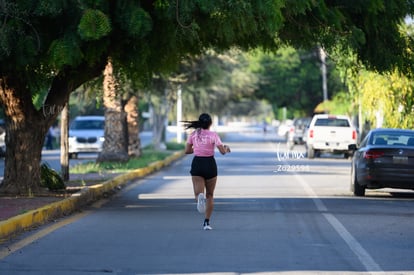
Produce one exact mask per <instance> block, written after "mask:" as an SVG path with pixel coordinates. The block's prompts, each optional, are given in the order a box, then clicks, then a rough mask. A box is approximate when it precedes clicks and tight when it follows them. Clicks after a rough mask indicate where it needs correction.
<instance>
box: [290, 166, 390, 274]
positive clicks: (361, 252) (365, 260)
mask: <svg viewBox="0 0 414 275" xmlns="http://www.w3.org/2000/svg"><path fill="white" fill-rule="evenodd" d="M294 176H295V178H296V180H297V181H299V183H300V184H301V185H302V187H303V189H304V190H305V192H306V193H307V194H308V195H309V197H311V198H312V200H313V202H314V203H315V205H316V209H318V211H320V212H327V210H328V209H327V208H326V206H325V204H324V203H323V202H322V201H321V200H320V199H319V197H318V195H317V194H316V193H315V191H313V189H312V187H310V186H309V184H308V183H307V182H306V181H305V180H304V179H303V178H302V177H301V176H300V175H298V174H294ZM323 216H324V217H325V219H326V220H327V221H328V222H329V223H330V224H331V226H332V227H333V228H334V229H335V231H336V232H337V233H338V234H339V235H340V236H341V238H342V239H343V240H344V241H345V243H346V244H347V245H348V246H349V248H350V249H351V250H352V252H354V254H355V255H356V256H357V257H358V259H359V261H360V262H361V264H362V265H363V266H364V267H365V269H366V270H367V271H372V272H383V270H382V269H381V267H380V266H379V265H378V264H377V263H376V262H375V260H374V259H373V258H372V257H371V256H370V255H369V253H368V252H367V251H366V250H365V249H364V248H363V247H362V246H361V244H360V243H359V242H358V241H357V240H356V239H355V238H354V237H353V236H352V235H351V233H349V231H348V230H346V228H345V226H343V225H342V223H341V222H340V221H339V220H338V219H337V218H336V217H335V216H334V215H332V214H329V213H323Z"/></svg>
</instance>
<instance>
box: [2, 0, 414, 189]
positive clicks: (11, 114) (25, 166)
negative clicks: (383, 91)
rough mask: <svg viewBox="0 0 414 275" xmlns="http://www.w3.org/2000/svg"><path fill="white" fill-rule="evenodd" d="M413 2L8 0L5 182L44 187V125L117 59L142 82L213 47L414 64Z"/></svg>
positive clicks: (4, 67) (377, 65)
mask: <svg viewBox="0 0 414 275" xmlns="http://www.w3.org/2000/svg"><path fill="white" fill-rule="evenodd" d="M413 5H414V4H412V3H411V2H410V1H405V0H393V1H390V0H372V1H357V2H355V1H345V0H344V1H341V2H340V3H336V2H331V1H314V0H304V1H291V0H285V1H282V0H281V1H264V0H259V1H256V0H254V1H253V0H251V1H249V0H241V1H209V0H199V1H180V0H178V1H177V0H145V1H144V0H142V1H132V0H116V1H115V0H97V1H95V0H93V1H92V0H83V1H75V0H68V1H62V0H15V1H8V0H6V1H3V2H2V5H1V8H0V19H1V22H2V28H1V30H0V102H1V104H2V106H3V109H4V114H5V121H6V133H7V135H6V146H7V151H6V160H5V171H4V181H3V183H2V185H1V189H2V191H4V192H7V193H11V194H29V193H36V192H38V191H39V187H40V159H41V149H42V145H43V141H44V137H45V134H46V131H47V130H48V128H49V127H50V126H51V125H52V123H53V122H54V121H55V120H56V117H57V116H58V114H59V110H61V109H62V108H63V106H65V104H66V102H67V101H68V99H69V95H70V93H71V92H72V91H73V90H75V89H76V88H77V87H79V86H80V85H82V84H83V83H85V82H87V81H89V80H91V79H93V78H95V77H98V76H100V75H101V74H102V71H103V70H104V68H105V65H106V61H107V58H108V57H109V56H110V57H111V58H113V60H114V62H116V63H117V64H120V67H122V68H124V69H125V71H126V72H128V74H129V75H130V77H131V78H134V79H135V78H136V79H141V80H142V81H143V82H149V80H150V79H151V76H152V74H153V72H157V73H162V72H167V71H171V70H173V69H175V68H176V65H177V64H178V63H179V61H180V60H181V59H182V58H183V57H184V56H185V55H187V54H190V55H193V54H199V53H201V52H203V51H204V50H205V49H207V48H211V47H215V48H217V49H228V48H230V47H231V46H238V47H240V48H241V49H243V50H248V49H251V48H254V47H257V46H262V47H264V48H267V49H275V48H277V47H278V46H279V45H280V44H282V43H288V44H291V45H293V46H309V45H316V44H322V46H324V47H325V48H326V49H328V50H329V47H330V46H332V45H335V44H337V43H342V44H343V45H348V46H349V47H351V48H352V49H354V50H355V51H356V52H357V54H358V57H360V58H361V59H362V60H363V61H364V62H365V63H366V64H367V65H369V66H372V67H375V68H378V69H382V70H385V69H389V68H392V67H394V66H395V65H399V66H400V67H401V69H402V70H407V68H411V66H412V64H414V63H413V62H411V56H410V55H409V51H407V49H409V45H406V44H407V41H406V40H405V39H404V38H405V37H404V36H403V35H402V34H401V33H400V32H397V26H398V25H399V24H400V22H401V21H402V20H403V18H404V17H405V16H406V15H407V14H411V13H412V9H413ZM384 30H386V31H384ZM36 97H37V98H38V99H39V100H37V101H36V103H37V104H35V102H34V100H33V99H34V98H36ZM39 103H41V105H40V106H39Z"/></svg>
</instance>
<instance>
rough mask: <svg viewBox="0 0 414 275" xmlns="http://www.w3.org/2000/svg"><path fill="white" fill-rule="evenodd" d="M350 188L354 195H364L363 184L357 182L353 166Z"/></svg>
mask: <svg viewBox="0 0 414 275" xmlns="http://www.w3.org/2000/svg"><path fill="white" fill-rule="evenodd" d="M351 188H352V191H353V193H354V195H355V196H358V197H363V196H365V186H362V185H360V184H359V183H358V180H357V175H356V173H355V168H354V169H353V173H352V182H351Z"/></svg>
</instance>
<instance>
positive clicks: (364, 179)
mask: <svg viewBox="0 0 414 275" xmlns="http://www.w3.org/2000/svg"><path fill="white" fill-rule="evenodd" d="M349 149H350V150H352V151H354V154H353V157H352V167H351V190H352V192H353V193H354V195H356V196H364V195H365V189H379V188H399V189H414V131H413V130H403V129H386V128H383V129H375V130H371V131H370V132H369V133H368V135H367V136H366V137H365V138H364V139H363V140H362V142H361V144H360V145H359V147H357V146H356V145H350V146H349Z"/></svg>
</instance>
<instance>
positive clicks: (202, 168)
mask: <svg viewBox="0 0 414 275" xmlns="http://www.w3.org/2000/svg"><path fill="white" fill-rule="evenodd" d="M190 174H191V176H199V177H203V178H204V179H206V180H208V179H211V178H214V177H217V164H216V160H215V159H214V157H213V156H211V157H198V156H195V157H194V158H193V161H192V163H191V171H190Z"/></svg>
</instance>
